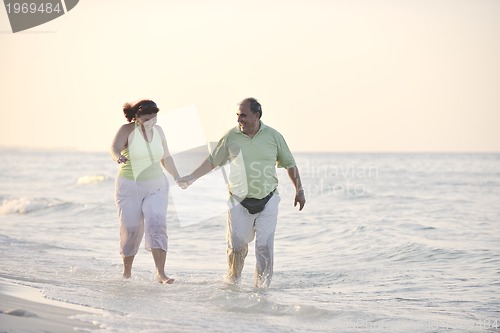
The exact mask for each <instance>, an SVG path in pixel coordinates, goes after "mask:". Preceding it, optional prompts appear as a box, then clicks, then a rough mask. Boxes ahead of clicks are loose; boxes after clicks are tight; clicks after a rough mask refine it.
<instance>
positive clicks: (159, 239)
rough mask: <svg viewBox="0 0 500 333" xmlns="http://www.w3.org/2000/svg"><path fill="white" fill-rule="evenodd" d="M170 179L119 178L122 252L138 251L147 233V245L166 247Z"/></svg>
mask: <svg viewBox="0 0 500 333" xmlns="http://www.w3.org/2000/svg"><path fill="white" fill-rule="evenodd" d="M168 186H169V185H168V180H167V178H166V177H163V178H161V179H154V180H148V181H135V180H130V179H125V178H122V177H117V178H116V183H115V191H116V192H115V201H116V206H117V209H118V217H119V219H120V254H121V255H122V256H123V257H131V256H135V255H136V254H137V251H138V250H139V246H140V245H141V241H142V237H143V236H144V240H145V248H146V250H148V251H151V249H162V250H163V251H167V248H168V236H167V206H168Z"/></svg>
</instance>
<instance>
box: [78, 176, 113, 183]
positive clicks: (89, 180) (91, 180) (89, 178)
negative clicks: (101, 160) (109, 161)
mask: <svg viewBox="0 0 500 333" xmlns="http://www.w3.org/2000/svg"><path fill="white" fill-rule="evenodd" d="M107 179H108V177H106V176H104V175H85V176H81V177H79V178H78V179H77V180H76V184H77V185H89V184H97V183H101V182H104V181H106V180H107Z"/></svg>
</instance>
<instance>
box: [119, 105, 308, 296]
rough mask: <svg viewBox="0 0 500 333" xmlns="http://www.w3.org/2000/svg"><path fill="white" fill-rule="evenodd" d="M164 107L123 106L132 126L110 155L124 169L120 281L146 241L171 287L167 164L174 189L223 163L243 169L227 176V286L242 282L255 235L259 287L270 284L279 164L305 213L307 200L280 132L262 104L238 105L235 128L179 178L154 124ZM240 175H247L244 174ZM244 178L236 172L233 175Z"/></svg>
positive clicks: (121, 176) (159, 274)
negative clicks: (270, 122) (265, 119)
mask: <svg viewBox="0 0 500 333" xmlns="http://www.w3.org/2000/svg"><path fill="white" fill-rule="evenodd" d="M158 111H159V109H158V107H157V106H156V104H155V103H154V102H153V101H151V100H142V101H140V102H138V103H136V104H134V105H132V104H128V103H127V104H125V105H124V107H123V112H124V114H125V117H126V118H127V121H128V123H127V124H125V125H123V126H121V127H120V129H119V130H118V132H117V133H116V136H115V138H114V140H113V143H112V147H111V156H112V158H113V160H115V161H116V162H118V163H119V164H120V169H119V173H118V176H117V178H116V193H115V200H116V206H117V208H118V216H119V220H120V254H121V255H122V257H123V276H124V277H125V278H129V277H130V276H131V274H132V263H133V261H134V257H135V255H136V254H137V251H138V249H139V246H140V244H141V241H142V238H143V236H144V238H145V247H146V249H147V250H148V251H151V253H152V255H153V258H154V262H155V266H156V273H157V279H158V282H160V283H166V284H171V283H173V282H174V279H172V278H170V277H168V276H167V275H166V274H165V262H166V257H167V245H168V244H167V243H168V242H167V240H168V237H167V221H166V212H167V203H168V181H167V179H166V177H165V174H164V172H163V168H162V165H163V167H164V168H165V169H166V170H167V172H168V173H170V174H171V175H172V176H173V177H174V179H175V180H176V182H177V184H178V185H179V186H180V187H182V188H187V187H188V186H189V185H191V184H192V183H193V182H195V181H196V179H198V178H200V177H202V176H203V175H205V174H207V173H208V172H210V171H211V170H213V169H214V168H216V167H218V166H222V165H224V164H226V163H234V161H239V162H238V163H237V164H239V165H242V167H241V168H240V169H239V170H238V171H236V172H234V170H235V168H231V172H230V175H229V184H228V185H229V186H228V187H229V192H230V199H229V202H230V203H232V204H230V205H229V212H228V219H227V257H228V267H229V268H228V274H227V276H226V281H227V282H228V283H235V282H238V281H239V278H240V277H241V272H242V269H243V264H244V260H245V257H246V255H247V252H248V243H250V242H251V241H252V240H253V239H254V238H255V255H256V262H257V264H256V269H255V278H254V286H255V287H258V288H261V287H262V288H266V287H269V284H270V283H271V278H272V275H273V256H274V254H273V247H274V232H275V230H276V223H277V218H278V204H279V202H280V197H279V194H278V192H277V186H278V180H277V175H276V166H278V167H282V168H285V169H286V170H287V172H288V175H289V176H290V179H291V181H292V183H293V185H294V186H295V190H296V194H295V199H294V206H296V205H297V204H299V210H302V208H303V207H304V204H305V202H306V200H305V196H304V190H303V188H302V184H301V180H300V175H299V171H298V169H297V166H296V164H295V160H294V158H293V156H292V154H291V152H290V150H289V148H288V146H287V144H286V142H285V140H284V139H283V136H282V135H281V134H280V133H279V132H278V131H276V130H275V129H273V128H271V127H269V126H266V125H264V123H263V122H262V121H261V117H262V107H261V105H260V103H259V102H258V101H257V100H256V99H254V98H246V99H244V100H243V101H241V102H240V103H239V110H238V112H237V113H236V115H237V116H238V118H237V121H238V126H236V127H235V128H233V129H231V130H229V131H228V132H227V134H226V135H224V136H223V137H222V138H221V139H220V141H219V142H218V144H217V146H216V148H215V149H214V150H213V152H212V153H211V154H210V155H209V156H208V157H207V159H206V160H205V161H204V162H203V163H202V164H201V165H200V166H199V167H198V168H197V169H196V170H194V171H193V172H192V173H191V174H190V175H188V176H184V177H180V176H179V173H178V172H177V169H176V167H175V164H174V161H173V159H172V157H171V155H170V153H169V151H168V147H167V142H166V139H165V134H164V133H163V131H162V129H161V127H160V126H158V125H155V124H156V114H157V113H158ZM241 170H244V172H243V177H241V173H242V172H241ZM236 173H237V174H239V175H236Z"/></svg>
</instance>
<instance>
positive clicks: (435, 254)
mask: <svg viewBox="0 0 500 333" xmlns="http://www.w3.org/2000/svg"><path fill="white" fill-rule="evenodd" d="M0 154H1V155H0V156H1V157H2V164H1V165H0V252H1V255H0V279H2V280H4V281H9V282H14V283H17V284H22V285H26V286H31V287H34V288H37V289H40V290H41V291H42V293H43V295H44V296H45V297H46V298H48V299H54V300H61V301H64V302H68V303H72V304H79V305H84V306H88V307H92V308H97V309H102V310H104V315H102V314H97V313H91V314H85V315H79V319H81V320H83V321H88V322H95V323H96V324H97V325H99V327H100V328H101V331H102V332H148V333H151V332H249V333H252V332H255V333H257V332H259V333H261V332H499V331H500V323H499V319H500V299H499V295H500V204H499V203H500V154H498V153H471V154H469V153H449V154H448V153H429V154H427V153H412V154H410V153H408V154H407V153H296V154H295V156H296V160H297V163H298V166H299V169H300V172H301V176H302V180H303V183H304V188H305V192H306V196H307V203H306V206H305V208H304V210H303V211H301V212H299V211H298V210H297V208H294V207H293V190H292V187H291V185H290V181H289V180H288V179H287V175H286V173H285V172H284V171H283V170H279V178H280V187H279V191H280V194H281V204H280V215H279V220H278V227H277V231H276V238H275V269H274V270H275V274H274V278H273V282H272V284H271V288H269V289H255V288H253V284H252V283H253V270H254V267H255V257H254V251H253V248H252V246H253V245H254V243H252V244H251V245H250V248H249V254H248V257H247V259H246V262H245V268H244V271H243V277H242V281H241V284H240V285H237V286H229V285H226V284H225V283H224V280H223V276H224V274H225V272H226V265H227V264H226V255H225V250H226V244H225V212H224V207H225V206H224V205H225V200H226V197H225V193H224V191H225V190H224V186H223V185H224V179H223V176H224V175H223V173H222V171H221V170H219V171H218V173H217V172H215V173H213V174H211V175H209V176H207V178H206V180H205V181H201V180H200V181H199V182H196V183H194V184H193V185H192V186H191V187H190V188H188V189H187V190H184V191H183V190H181V189H178V188H176V186H175V185H171V190H172V192H171V197H170V201H171V202H170V204H169V212H168V216H169V221H168V234H169V252H168V257H167V274H168V275H170V276H172V277H174V278H175V279H176V281H175V283H174V284H172V285H160V284H158V283H157V282H156V280H155V271H154V263H153V259H152V257H151V255H150V254H149V253H148V252H146V251H145V250H144V249H143V248H141V250H140V251H139V253H138V255H137V257H136V260H135V262H134V270H133V277H132V278H131V279H129V280H125V279H123V278H122V277H121V269H122V266H121V257H120V255H119V249H118V237H119V233H118V218H117V212H116V208H115V204H114V179H115V175H116V172H117V165H116V163H114V162H113V161H112V160H111V159H110V157H109V156H108V154H107V153H105V152H96V153H88V152H55V151H34V150H16V149H7V148H3V149H1V150H0ZM188 164H189V163H188ZM184 167H185V168H189V167H190V165H187V166H184ZM192 167H193V168H194V167H196V165H192ZM170 180H171V179H170ZM221 185H222V186H221ZM212 189H213V190H212ZM221 189H222V190H221ZM0 326H1V325H0Z"/></svg>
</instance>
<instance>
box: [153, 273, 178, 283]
mask: <svg viewBox="0 0 500 333" xmlns="http://www.w3.org/2000/svg"><path fill="white" fill-rule="evenodd" d="M156 279H157V280H158V282H159V283H162V284H172V283H174V281H175V279H173V278H169V277H168V276H166V275H165V274H156Z"/></svg>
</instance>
